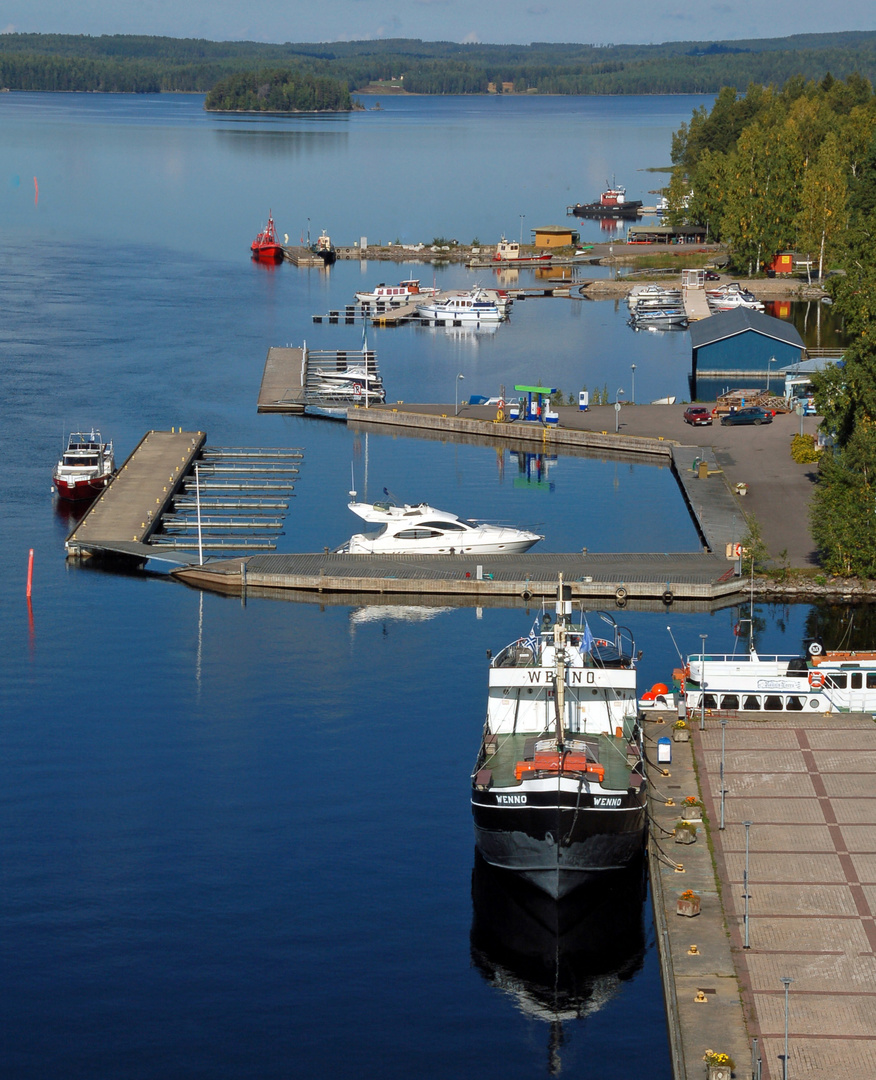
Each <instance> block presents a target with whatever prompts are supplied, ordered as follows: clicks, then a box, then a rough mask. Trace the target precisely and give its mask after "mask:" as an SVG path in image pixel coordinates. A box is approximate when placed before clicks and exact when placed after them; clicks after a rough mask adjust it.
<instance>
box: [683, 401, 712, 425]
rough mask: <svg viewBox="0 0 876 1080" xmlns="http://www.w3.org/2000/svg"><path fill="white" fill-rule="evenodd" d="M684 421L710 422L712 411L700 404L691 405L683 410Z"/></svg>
mask: <svg viewBox="0 0 876 1080" xmlns="http://www.w3.org/2000/svg"><path fill="white" fill-rule="evenodd" d="M684 422H685V423H686V424H694V425H696V424H711V422H712V412H711V410H710V409H706V408H704V407H703V406H702V405H691V406H690V407H689V408H687V409H685V410H684Z"/></svg>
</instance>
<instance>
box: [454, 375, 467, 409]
mask: <svg viewBox="0 0 876 1080" xmlns="http://www.w3.org/2000/svg"><path fill="white" fill-rule="evenodd" d="M464 378H465V376H464V375H457V376H456V382H455V383H454V384H453V386H454V389H455V390H456V399H455V401H454V403H453V415H454V416H459V380H460V379H464Z"/></svg>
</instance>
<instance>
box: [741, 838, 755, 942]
mask: <svg viewBox="0 0 876 1080" xmlns="http://www.w3.org/2000/svg"><path fill="white" fill-rule="evenodd" d="M742 824H743V825H744V826H745V871H744V873H743V875H742V888H743V896H744V899H745V914H744V916H743V919H742V924H743V927H744V929H745V940H744V941H743V943H742V948H743V949H747V948H749V947H750V946H749V942H748V830H749V829H750V828H751V826H752V824H753V822H751V821H743V822H742Z"/></svg>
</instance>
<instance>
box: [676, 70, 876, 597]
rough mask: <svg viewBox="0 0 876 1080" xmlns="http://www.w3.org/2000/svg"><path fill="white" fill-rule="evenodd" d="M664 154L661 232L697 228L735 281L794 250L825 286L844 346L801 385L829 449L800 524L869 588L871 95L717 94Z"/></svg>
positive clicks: (873, 343) (834, 569) (873, 350)
mask: <svg viewBox="0 0 876 1080" xmlns="http://www.w3.org/2000/svg"><path fill="white" fill-rule="evenodd" d="M672 155H673V161H674V163H675V170H674V172H673V176H672V180H671V183H670V189H669V201H670V204H671V213H670V220H672V221H680V220H687V221H688V222H690V223H698V224H701V225H707V226H708V229H709V233H710V235H711V236H712V237H713V238H715V239H718V240H721V241H722V242H724V243H726V244H727V245H728V256H729V259H730V261H731V265H733V266H734V267H735V268H737V269H739V270H743V271H745V272H747V273H758V272H762V271H763V269H764V268H765V266H767V265H768V264H769V262H770V261H771V260H772V258H773V256H774V255H775V254H776V253H777V252H779V251H782V250H792V251H795V252H797V253H798V254H799V255H805V256H808V257H809V260H810V263H811V265H812V267H813V272H814V273H815V274H817V276H819V277H821V278H827V280H826V285H827V288H828V290H829V292H830V294H831V298H832V300H833V303H834V308H835V310H836V311H837V313H838V314H839V315H840V316H841V317H842V319H843V321H844V324H845V330H846V332H847V333H848V334H849V336H850V344H849V346H848V347H847V348H846V350H845V353H844V356H843V362H842V364H841V365H831V366H829V367H827V368H826V369H825V370H824V371H822V372H820V373H818V374H816V375H814V376H813V384H814V386H815V401H816V407H817V410H818V413H819V415H820V416H821V417H822V421H821V431H822V433H823V435H824V436H825V438H826V440H827V446H826V448H825V449H824V450H823V451H822V452H821V453H820V455H819V454H818V453H817V448H815V447H814V446H813V447H812V448H811V449H812V451H813V454H812V456H811V457H805V458H799V459H798V460H801V461H813V460H817V461H818V482H817V484H816V487H815V492H814V494H813V498H812V504H811V516H812V535H813V538H814V540H815V542H816V544H817V545H818V549H819V555H820V559H821V564H822V566H823V568H824V569H825V570H827V571H829V572H830V573H834V574H839V575H842V576H857V577H863V578H876V249H874V244H873V237H874V235H876V95H874V93H873V87H872V85H871V84H870V82H869V81H867V80H866V79H863V78H860V77H859V76H851V77H849V78H848V79H846V80H844V81H839V80H836V79H834V78H833V77H832V76H829V75H828V76H825V78H823V79H822V80H820V81H819V82H808V83H806V82H804V81H803V80H802V79H795V80H790V81H789V82H788V83H786V84H785V86H784V87H783V88H782V89H776V88H775V87H762V86H755V85H752V86H749V87H748V90H747V92H746V93H745V94H738V93H737V92H736V90H734V89H733V88H725V89H724V90H722V91H721V93H720V94H719V95H718V98H717V99H716V101H715V103H714V105H713V107H712V108H711V110H709V111H708V112H707V111H706V110H705V109H698V110H697V111H696V112H694V114H693V115H692V117H691V120H690V122H689V123H687V124H684V125H682V127H681V129H680V130H679V131H678V132H676V135H675V137H674V139H673V146H672ZM828 275H830V276H828ZM773 554H774V555H776V554H777V553H773Z"/></svg>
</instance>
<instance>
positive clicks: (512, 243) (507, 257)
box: [493, 236, 554, 265]
mask: <svg viewBox="0 0 876 1080" xmlns="http://www.w3.org/2000/svg"><path fill="white" fill-rule="evenodd" d="M553 257H554V256H553V252H550V251H545V252H542V253H541V254H539V255H527V254H526V252H525V251H524V252H521V250H520V244H518V243H517V241H516V240H506V239H505V237H504V236H503V237H502V239H501V240H500V241H499V243H498V244H497V245H496V251H495V253H494V255H493V262H513V263H535V264H536V265H538V264H540V263H549V262H550V261H551V259H553Z"/></svg>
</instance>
